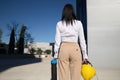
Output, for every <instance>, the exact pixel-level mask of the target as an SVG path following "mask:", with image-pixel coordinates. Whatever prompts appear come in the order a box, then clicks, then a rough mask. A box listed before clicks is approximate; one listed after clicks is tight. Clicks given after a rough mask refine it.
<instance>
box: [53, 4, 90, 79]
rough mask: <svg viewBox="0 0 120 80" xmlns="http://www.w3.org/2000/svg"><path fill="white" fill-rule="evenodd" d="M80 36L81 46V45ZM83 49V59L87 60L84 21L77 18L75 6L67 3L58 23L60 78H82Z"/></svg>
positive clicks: (56, 55) (56, 40)
mask: <svg viewBox="0 0 120 80" xmlns="http://www.w3.org/2000/svg"><path fill="white" fill-rule="evenodd" d="M78 38H79V40H80V46H81V47H79V44H78ZM80 48H81V49H80ZM81 51H82V54H83V61H84V62H87V60H88V56H87V54H86V44H85V39H84V33H83V27H82V23H81V21H79V20H77V18H76V15H75V12H74V9H73V6H72V5H71V4H66V5H65V6H64V8H63V12H62V18H61V21H59V22H58V23H57V26H56V35H55V48H54V52H55V55H54V59H57V58H58V74H59V80H69V79H70V80H80V70H81V64H82V56H81ZM58 53H59V56H58Z"/></svg>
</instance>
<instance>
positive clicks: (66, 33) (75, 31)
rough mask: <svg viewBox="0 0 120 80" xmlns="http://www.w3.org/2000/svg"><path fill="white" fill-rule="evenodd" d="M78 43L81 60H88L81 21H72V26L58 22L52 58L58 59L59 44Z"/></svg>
mask: <svg viewBox="0 0 120 80" xmlns="http://www.w3.org/2000/svg"><path fill="white" fill-rule="evenodd" d="M78 38H79V41H80V46H81V50H82V54H83V58H86V59H87V58H88V56H87V54H86V43H85V38H84V32H83V26H82V23H81V21H79V20H74V21H73V24H67V25H66V23H65V22H63V21H59V22H58V23H57V25H56V34H55V45H54V52H55V55H54V57H55V58H57V57H58V51H59V48H60V44H61V42H78Z"/></svg>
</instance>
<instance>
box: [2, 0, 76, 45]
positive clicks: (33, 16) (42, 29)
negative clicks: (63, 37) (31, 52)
mask: <svg viewBox="0 0 120 80" xmlns="http://www.w3.org/2000/svg"><path fill="white" fill-rule="evenodd" d="M67 3H70V4H72V5H73V6H74V8H76V0H0V28H1V29H2V31H3V35H2V41H3V42H5V43H9V37H10V36H8V34H9V33H10V32H9V30H8V28H7V24H12V23H13V22H16V23H17V24H19V26H18V27H19V28H20V27H21V26H22V24H24V25H25V26H27V27H28V30H27V32H29V33H31V35H32V37H33V38H34V42H54V41H55V40H54V37H55V28H56V23H57V22H58V21H59V20H60V19H61V15H62V9H63V7H64V5H65V4H67ZM19 28H18V29H19Z"/></svg>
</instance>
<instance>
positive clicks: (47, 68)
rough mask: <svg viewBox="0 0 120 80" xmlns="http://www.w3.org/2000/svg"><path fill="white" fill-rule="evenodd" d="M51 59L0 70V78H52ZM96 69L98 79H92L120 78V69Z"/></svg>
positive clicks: (17, 79) (34, 79)
mask: <svg viewBox="0 0 120 80" xmlns="http://www.w3.org/2000/svg"><path fill="white" fill-rule="evenodd" d="M27 60H30V59H27ZM50 60H51V57H50V56H49V57H47V58H44V59H42V61H41V62H35V63H29V64H24V65H19V66H12V67H9V68H7V69H4V70H3V71H1V72H0V80H51V64H50ZM24 61H25V60H24ZM19 62H20V61H19ZM4 64H5V63H4ZM9 64H10V63H9ZM9 64H8V65H9ZM5 65H6V64H5ZM0 68H1V67H0ZM96 70H97V77H98V79H97V77H96V76H95V77H94V78H93V79H92V80H120V70H112V69H111V70H107V69H106V70H104V69H96Z"/></svg>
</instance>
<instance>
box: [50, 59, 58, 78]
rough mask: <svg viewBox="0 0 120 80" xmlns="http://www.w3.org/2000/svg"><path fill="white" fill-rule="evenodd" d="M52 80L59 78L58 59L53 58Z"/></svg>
mask: <svg viewBox="0 0 120 80" xmlns="http://www.w3.org/2000/svg"><path fill="white" fill-rule="evenodd" d="M51 80H57V60H51Z"/></svg>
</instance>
